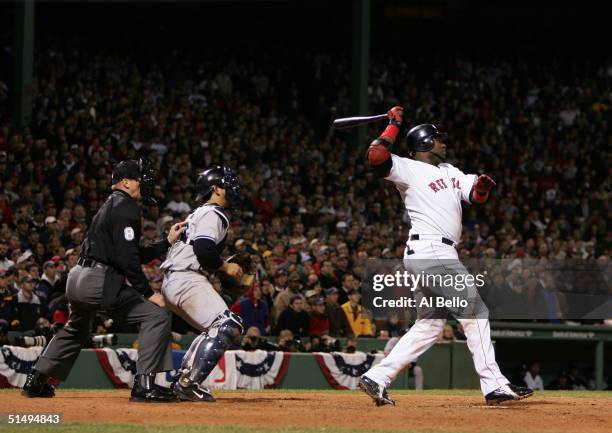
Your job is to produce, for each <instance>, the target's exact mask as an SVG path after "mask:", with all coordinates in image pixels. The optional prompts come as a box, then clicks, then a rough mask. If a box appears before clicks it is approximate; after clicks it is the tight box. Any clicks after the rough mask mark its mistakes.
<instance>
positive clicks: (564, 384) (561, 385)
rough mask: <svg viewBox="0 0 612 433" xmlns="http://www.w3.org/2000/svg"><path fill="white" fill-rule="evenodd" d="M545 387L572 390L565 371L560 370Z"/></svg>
mask: <svg viewBox="0 0 612 433" xmlns="http://www.w3.org/2000/svg"><path fill="white" fill-rule="evenodd" d="M547 389H554V390H572V389H574V388H573V387H572V384H571V383H570V381H569V378H568V376H567V373H566V372H565V371H562V372H561V373H560V374H559V376H557V378H556V379H555V380H554V381H553V382H552V383H551V384H550V385H549V386H548V387H547Z"/></svg>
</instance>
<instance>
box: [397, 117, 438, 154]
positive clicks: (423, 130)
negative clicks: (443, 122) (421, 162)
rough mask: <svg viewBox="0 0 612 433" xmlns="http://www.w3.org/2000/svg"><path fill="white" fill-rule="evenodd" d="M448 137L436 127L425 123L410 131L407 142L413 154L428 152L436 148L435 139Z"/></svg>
mask: <svg viewBox="0 0 612 433" xmlns="http://www.w3.org/2000/svg"><path fill="white" fill-rule="evenodd" d="M446 136H447V134H446V133H445V132H440V131H438V128H436V126H435V125H432V124H431V123H424V124H422V125H417V126H415V127H414V128H412V129H411V130H410V131H408V133H407V134H406V140H407V141H408V147H409V148H410V151H411V152H428V151H430V150H431V149H433V147H434V142H433V141H434V138H441V139H444V138H445V137H446Z"/></svg>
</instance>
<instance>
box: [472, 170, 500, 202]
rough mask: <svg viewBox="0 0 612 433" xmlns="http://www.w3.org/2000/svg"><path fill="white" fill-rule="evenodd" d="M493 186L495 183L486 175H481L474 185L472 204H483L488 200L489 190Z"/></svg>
mask: <svg viewBox="0 0 612 433" xmlns="http://www.w3.org/2000/svg"><path fill="white" fill-rule="evenodd" d="M494 186H495V181H494V180H493V179H491V178H490V177H489V176H487V175H486V174H481V175H480V176H478V179H476V182H475V183H474V193H473V194H472V201H473V202H474V203H484V202H485V201H487V199H488V198H489V192H490V191H491V188H493V187H494Z"/></svg>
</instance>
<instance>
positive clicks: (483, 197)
mask: <svg viewBox="0 0 612 433" xmlns="http://www.w3.org/2000/svg"><path fill="white" fill-rule="evenodd" d="M488 198H489V191H477V190H476V189H474V193H473V194H472V200H473V201H474V203H484V202H485V201H487V199H488Z"/></svg>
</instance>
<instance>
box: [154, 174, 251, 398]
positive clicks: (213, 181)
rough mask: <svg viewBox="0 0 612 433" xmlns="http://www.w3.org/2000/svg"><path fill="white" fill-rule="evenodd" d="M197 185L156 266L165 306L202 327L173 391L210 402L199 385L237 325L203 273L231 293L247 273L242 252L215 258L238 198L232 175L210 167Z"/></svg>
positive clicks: (245, 279)
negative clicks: (195, 202)
mask: <svg viewBox="0 0 612 433" xmlns="http://www.w3.org/2000/svg"><path fill="white" fill-rule="evenodd" d="M197 188H198V192H199V196H200V198H201V199H202V202H203V204H202V205H201V206H200V207H198V208H197V209H196V210H194V211H193V212H192V213H191V214H190V215H189V217H187V220H186V222H187V225H186V230H185V231H184V232H183V235H182V237H181V238H180V239H179V241H178V242H176V243H175V244H174V245H173V246H172V248H170V250H169V251H168V255H167V258H166V260H165V261H164V262H163V263H162V265H161V269H162V270H164V271H165V277H164V282H163V284H162V289H161V291H162V294H163V295H164V298H165V301H166V305H167V307H168V308H169V309H170V310H171V311H173V312H174V313H176V314H178V315H179V316H181V317H183V318H184V319H185V320H186V321H187V322H188V323H190V324H191V325H192V326H193V327H194V328H196V329H198V330H199V331H201V332H202V334H200V335H199V336H198V337H197V338H196V339H195V340H194V341H193V343H192V344H191V347H190V348H189V350H188V351H187V353H186V354H185V357H184V358H183V362H182V365H181V371H180V373H179V375H178V376H177V379H176V382H175V383H174V386H173V390H174V393H175V394H176V396H177V397H178V398H179V399H180V400H187V401H215V398H214V397H213V396H212V394H211V393H210V391H209V390H208V389H206V388H204V387H202V386H201V385H200V384H201V383H202V382H203V381H204V380H205V379H206V378H207V377H208V375H209V374H210V373H211V371H212V370H213V369H214V368H215V366H216V365H217V362H218V361H219V359H220V358H221V357H222V356H223V353H224V352H225V351H226V350H227V349H228V348H229V347H230V346H231V345H232V344H233V343H234V342H235V341H238V339H239V338H240V336H241V335H242V332H243V326H242V319H241V318H240V317H239V316H237V315H235V314H234V313H232V312H231V311H230V310H229V309H228V307H227V305H226V303H225V301H224V300H223V298H222V297H221V296H220V295H219V294H218V293H217V292H216V291H215V289H214V288H213V286H212V284H211V283H210V281H209V280H208V275H210V274H212V273H214V274H216V275H217V276H218V277H219V279H220V280H221V282H222V284H223V289H224V291H225V292H226V293H229V294H230V295H231V296H233V297H237V296H239V295H240V294H241V292H242V291H244V289H245V287H247V288H248V285H249V284H250V282H251V280H252V278H253V277H252V276H250V275H247V274H248V273H249V272H250V259H249V257H248V255H247V256H246V257H244V256H241V257H238V256H233V257H230V258H229V259H227V260H225V261H224V260H222V259H221V253H222V251H223V246H224V241H225V238H226V236H227V230H228V228H229V214H228V212H227V209H228V208H230V207H231V206H232V204H233V203H235V202H236V201H237V199H238V189H239V183H238V178H237V177H236V175H235V174H234V172H233V171H232V169H231V168H229V167H226V166H214V167H212V168H209V169H207V170H204V171H203V172H202V173H201V174H200V176H199V177H198V181H197ZM241 265H242V266H241Z"/></svg>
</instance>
